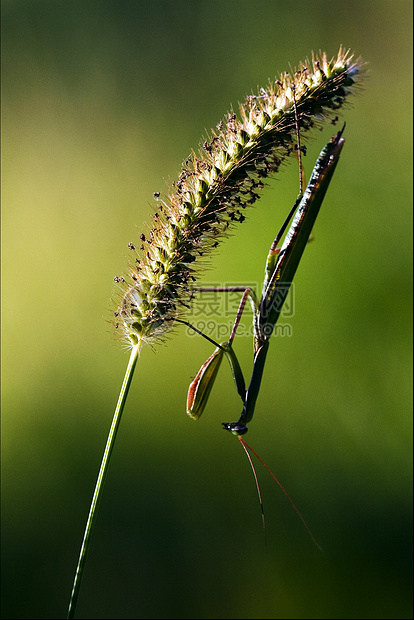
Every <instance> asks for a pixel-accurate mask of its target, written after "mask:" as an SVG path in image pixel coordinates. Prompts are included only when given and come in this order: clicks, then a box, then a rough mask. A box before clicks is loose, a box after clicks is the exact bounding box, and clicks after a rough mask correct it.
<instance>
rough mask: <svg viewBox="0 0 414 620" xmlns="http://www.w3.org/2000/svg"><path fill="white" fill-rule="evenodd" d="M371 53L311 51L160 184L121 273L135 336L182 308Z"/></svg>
mask: <svg viewBox="0 0 414 620" xmlns="http://www.w3.org/2000/svg"><path fill="white" fill-rule="evenodd" d="M362 71H363V63H362V62H361V60H360V59H357V60H355V59H354V56H353V55H352V54H351V53H350V52H349V50H348V51H345V50H344V49H343V48H342V47H341V48H340V49H339V52H338V55H337V57H334V58H332V59H331V60H328V59H327V56H326V54H325V53H322V52H320V53H319V55H312V59H311V60H305V61H304V62H302V63H301V64H300V66H299V68H298V69H297V70H294V71H291V72H289V73H283V74H282V75H281V76H280V78H279V79H278V80H276V81H274V82H271V83H269V85H268V87H267V88H266V89H263V88H262V89H260V90H259V92H258V94H257V95H249V96H247V97H246V100H245V102H244V103H243V104H240V106H239V116H237V115H236V114H235V113H234V112H233V111H231V112H230V113H229V114H227V116H226V117H225V119H224V120H223V121H221V122H220V123H219V124H218V125H217V131H212V132H211V135H210V137H209V138H208V139H207V140H205V141H204V142H203V145H202V148H200V151H199V153H198V154H196V153H195V152H192V153H191V155H190V156H189V157H188V159H187V160H186V162H185V164H184V167H183V168H182V170H181V173H180V175H179V178H178V181H176V182H174V183H172V185H171V186H170V187H168V193H167V195H166V196H163V197H161V196H160V194H159V192H155V193H154V198H155V200H156V205H155V208H154V214H153V217H152V228H151V229H150V230H149V231H148V232H146V233H142V234H141V236H140V238H139V241H138V242H134V243H129V244H128V247H129V249H130V250H131V252H132V253H133V255H134V260H133V261H131V265H130V268H129V274H128V275H127V276H117V277H115V278H114V280H115V282H116V283H117V284H118V287H119V289H118V292H119V293H120V301H119V302H118V304H117V305H118V308H117V310H116V312H114V316H115V322H114V324H115V328H116V329H117V330H118V332H120V333H121V335H122V336H123V338H124V339H125V340H126V342H127V343H128V344H129V345H130V346H134V345H137V344H138V343H146V344H149V345H153V344H154V343H155V342H156V341H157V340H159V339H162V338H163V337H165V336H166V334H167V333H168V332H170V331H171V329H173V327H174V323H175V321H176V320H177V319H180V318H182V316H183V314H184V313H185V311H186V310H187V309H188V308H189V304H190V302H191V296H192V293H191V286H192V284H193V282H194V281H195V280H196V277H197V275H198V273H199V271H200V270H201V269H202V267H203V257H205V256H207V255H208V254H210V253H211V251H212V250H213V249H214V248H215V247H217V245H218V242H219V241H221V239H223V238H225V237H226V235H227V234H228V232H229V231H230V230H231V229H232V228H233V226H234V225H235V224H236V223H237V222H243V220H244V219H245V216H244V210H245V209H246V208H247V207H250V206H252V205H253V204H254V203H255V202H256V200H257V199H258V198H260V194H261V190H262V189H263V187H264V183H265V179H266V177H268V176H270V175H272V174H275V173H276V172H277V171H278V170H279V168H280V166H281V165H282V163H283V162H284V161H285V160H286V158H287V157H289V156H290V155H291V154H293V153H294V152H295V144H296V134H295V131H296V125H295V102H296V110H297V118H298V123H299V127H300V132H301V135H302V134H303V133H306V132H307V131H308V130H310V129H312V128H313V127H315V126H318V125H320V123H321V122H322V121H325V120H331V121H332V122H335V121H336V120H337V116H336V114H337V111H338V110H339V109H340V108H341V107H342V106H343V105H344V103H345V102H346V101H347V98H348V95H349V94H351V93H352V91H353V90H355V83H356V84H358V81H359V80H360V79H361V73H362Z"/></svg>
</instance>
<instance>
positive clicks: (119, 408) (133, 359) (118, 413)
mask: <svg viewBox="0 0 414 620" xmlns="http://www.w3.org/2000/svg"><path fill="white" fill-rule="evenodd" d="M141 346H142V342H139V343H138V344H136V345H135V346H134V347H132V350H131V355H130V358H129V362H128V366H127V369H126V372H125V377H124V381H123V383H122V387H121V391H120V394H119V398H118V402H117V405H116V408H115V413H114V417H113V419H112V424H111V428H110V430H109V434H108V439H107V441H106V446H105V451H104V453H103V457H102V462H101V467H100V469H99V474H98V479H97V481H96V485H95V491H94V493H93V497H92V502H91V507H90V509H89V515H88V520H87V522H86V527H85V533H84V535H83V541H82V546H81V550H80V553H79V559H78V565H77V567H76V573H75V578H74V581H73V588H72V594H71V597H70V602H69V608H68V615H67V617H68V618H73V617H74V615H75V609H76V603H77V601H78V595H79V588H80V585H81V582H82V577H83V571H84V568H85V561H86V555H87V553H88V548H89V541H90V537H91V533H92V528H93V525H94V523H95V520H96V511H97V508H98V504H99V500H100V499H101V496H102V490H103V485H104V481H105V477H106V474H107V471H108V466H109V459H110V458H111V453H112V449H113V447H114V443H115V438H116V434H117V431H118V428H119V424H120V422H121V417H122V412H123V410H124V406H125V403H126V399H127V396H128V391H129V387H130V385H131V381H132V377H133V375H134V370H135V366H136V363H137V361H138V357H139V353H140V350H141Z"/></svg>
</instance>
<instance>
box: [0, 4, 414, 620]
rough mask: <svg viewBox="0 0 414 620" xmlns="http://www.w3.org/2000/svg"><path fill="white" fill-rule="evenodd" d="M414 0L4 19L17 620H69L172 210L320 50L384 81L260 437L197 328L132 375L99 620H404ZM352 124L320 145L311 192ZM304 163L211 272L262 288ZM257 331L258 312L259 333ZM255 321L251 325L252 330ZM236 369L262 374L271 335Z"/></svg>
mask: <svg viewBox="0 0 414 620" xmlns="http://www.w3.org/2000/svg"><path fill="white" fill-rule="evenodd" d="M411 23H412V22H411V2H410V1H408V0H394V1H393V2H391V1H389V0H385V1H383V0H372V1H371V0H358V1H356V0H348V1H347V2H338V1H332V0H326V1H324V0H315V1H313V2H307V1H305V0H291V1H290V2H285V1H282V0H273V1H267V0H255V1H251V0H250V1H247V0H237V1H236V0H224V1H223V0H220V1H218V0H209V1H208V2H207V1H200V2H194V1H189V0H176V1H172V0H165V1H162V0H151V2H149V1H133V0H99V1H98V0H86V1H85V0H71V2H64V1H62V0H54V1H47V0H37V1H33V0H31V1H30V0H3V2H2V63H3V70H2V114H3V116H2V120H3V125H2V134H3V138H2V140H3V143H2V146H3V159H2V172H3V184H2V209H3V381H2V405H3V409H2V425H3V435H2V442H3V444H2V459H3V460H2V467H3V470H2V472H3V473H2V482H3V493H2V500H3V516H2V526H3V527H2V535H3V563H2V564H3V587H2V617H3V618H62V617H64V616H65V614H66V609H67V604H68V599H69V594H70V590H71V586H72V579H73V573H74V569H75V565H76V561H77V555H78V551H79V547H80V543H81V538H82V535H83V528H84V525H85V520H86V516H87V512H88V508H89V502H90V497H91V494H92V491H93V487H94V484H95V479H96V475H97V471H98V467H99V463H100V459H101V455H102V452H103V448H104V444H105V440H106V435H107V432H108V429H109V426H110V421H111V418H112V412H113V408H114V405H115V402H116V399H117V395H118V391H119V387H120V384H121V381H122V378H123V373H124V370H125V367H126V364H127V359H128V353H127V352H126V351H125V349H124V348H123V347H122V345H121V344H120V343H119V342H117V340H116V338H115V337H114V336H113V329H112V327H111V325H110V323H109V322H108V320H109V319H110V311H111V308H112V305H111V302H110V298H111V296H112V294H113V290H114V283H113V277H114V276H115V275H118V274H121V273H122V272H123V271H125V268H126V261H127V258H128V249H127V243H128V242H129V241H135V242H137V239H138V236H139V234H140V232H141V230H143V229H145V223H146V222H148V221H149V220H150V213H151V204H152V193H153V192H154V191H163V189H164V187H165V180H168V179H170V178H171V179H174V178H176V177H177V175H178V173H179V171H180V167H181V162H183V161H184V160H185V159H186V157H187V155H188V154H189V152H190V150H191V149H192V148H197V146H198V144H199V143H200V140H201V138H202V136H203V135H204V134H205V132H206V131H207V130H209V129H210V128H211V127H214V126H215V125H216V123H217V122H218V121H219V120H220V119H221V118H222V117H223V115H224V114H225V112H226V111H227V110H228V109H229V108H230V106H231V104H237V101H239V100H242V99H243V98H244V96H245V95H246V94H247V93H249V92H251V91H252V89H254V90H255V89H256V87H257V86H260V85H265V84H266V83H267V81H268V79H269V78H274V77H275V76H277V75H278V74H279V72H281V71H283V70H285V69H286V68H288V67H289V64H292V65H295V64H296V63H298V62H299V61H300V60H301V59H303V58H305V57H306V56H308V55H309V54H310V53H311V51H312V50H316V51H317V50H319V49H320V48H322V49H325V50H326V51H327V52H328V54H329V55H334V54H336V53H337V50H338V48H339V45H340V44H343V45H344V46H345V47H350V48H352V49H353V50H354V51H355V53H356V54H357V55H361V56H362V57H363V58H364V59H365V60H366V61H367V62H368V63H369V64H368V75H369V78H368V79H367V81H366V83H365V88H364V91H363V92H362V93H361V94H360V95H358V97H355V98H354V99H353V105H352V106H351V107H350V108H348V109H347V110H346V111H345V113H344V118H345V119H346V121H347V129H346V138H347V143H346V147H345V149H344V151H343V154H342V157H341V161H340V165H339V166H338V169H337V172H336V174H335V178H334V181H333V183H332V185H331V187H330V189H329V192H328V194H327V198H326V200H325V202H324V205H323V209H322V211H321V214H320V216H319V218H318V222H317V226H316V230H315V235H316V240H315V241H314V243H312V244H311V245H310V246H309V248H308V249H307V251H306V253H305V256H304V259H303V261H302V263H301V265H300V269H299V271H298V274H297V277H296V288H295V308H296V310H295V316H294V317H292V318H291V319H289V323H290V324H291V326H292V336H291V337H289V338H287V337H284V338H283V337H280V338H276V339H274V341H273V344H272V347H271V349H270V353H269V356H268V363H267V367H266V372H265V377H264V381H263V387H262V391H261V395H260V398H259V401H258V405H257V410H256V414H255V417H254V420H253V421H252V423H251V425H250V432H249V435H248V438H247V439H248V440H249V441H250V443H251V444H252V445H253V447H254V448H255V449H256V450H257V451H258V452H259V454H260V455H261V456H262V457H263V458H264V459H265V460H266V462H267V463H268V465H269V466H270V467H271V468H272V469H273V471H274V472H275V473H276V474H277V476H278V477H279V478H280V480H281V481H282V483H283V484H284V485H285V487H286V488H287V490H288V491H289V493H290V494H291V496H292V498H293V500H294V501H295V503H296V504H297V505H298V507H299V508H300V510H301V511H302V513H303V514H304V516H305V518H306V520H307V521H308V523H309V525H310V526H311V529H312V530H313V532H314V534H315V536H316V538H317V539H318V541H319V542H320V544H321V546H322V547H323V550H324V552H323V553H320V552H319V551H318V549H317V548H316V547H315V546H314V545H313V543H312V541H311V539H310V538H309V536H308V535H307V533H306V531H305V529H304V528H303V526H302V524H301V522H300V521H299V519H298V518H297V515H296V514H295V513H294V511H293V510H292V508H291V507H290V505H289V503H288V502H287V501H286V498H284V496H283V495H282V494H281V493H280V491H279V490H278V488H277V486H276V485H275V483H274V482H273V480H272V479H271V478H270V476H268V474H267V473H266V471H265V470H264V469H263V468H262V467H261V466H260V465H259V466H258V467H259V469H258V474H259V478H260V481H261V485H262V494H263V500H264V507H265V514H266V522H267V545H265V544H264V537H263V531H262V529H261V517H260V508H259V504H258V501H257V495H256V491H255V487H254V481H253V477H252V474H251V471H250V469H249V464H248V462H247V459H246V457H245V455H244V453H243V451H242V450H241V447H240V446H239V444H238V442H237V441H236V440H235V439H234V438H233V437H232V436H231V435H229V434H228V433H224V432H223V431H222V430H221V424H220V423H221V422H222V421H230V420H234V419H237V417H238V415H239V413H240V403H239V400H238V397H237V395H236V394H235V391H234V389H233V385H232V380H231V376H230V372H229V371H228V369H227V368H226V367H225V365H224V364H223V369H222V372H221V374H220V376H219V378H218V380H217V385H216V386H215V389H214V391H213V393H212V395H211V401H210V403H209V406H208V409H207V410H206V412H205V413H204V415H203V417H202V418H201V420H199V421H198V422H197V423H196V422H194V421H192V420H191V419H190V418H188V417H187V416H186V414H185V398H186V391H187V386H188V384H189V382H190V380H191V378H192V377H194V375H195V373H196V372H197V370H198V368H199V366H200V364H201V363H202V362H203V361H204V359H205V358H206V357H207V356H208V355H209V354H210V353H211V346H210V345H209V344H208V343H207V342H205V341H203V340H202V339H196V338H190V337H188V335H186V333H185V329H179V330H177V333H176V335H174V336H173V337H172V338H171V340H170V341H169V343H168V345H167V346H161V347H159V348H158V350H157V352H156V353H154V352H152V351H151V350H149V349H146V350H145V351H144V352H143V354H142V358H141V360H140V362H139V364H138V369H137V374H136V377H135V379H134V382H133V385H132V388H131V393H130V396H129V400H128V403H127V407H126V409H125V412H124V418H123V421H122V424H121V428H120V431H119V435H118V438H117V444H116V447H115V451H114V453H113V459H112V462H111V467H110V471H109V475H108V478H107V482H106V487H105V492H104V497H103V500H102V503H101V505H100V511H99V516H98V521H97V524H96V528H95V530H94V536H93V539H92V546H91V549H90V554H89V557H88V563H87V567H86V572H85V578H84V582H83V585H82V589H81V593H80V597H79V604H78V611H77V617H79V618H410V617H412V609H411V583H412V572H411V566H412V563H411V523H412V476H411V455H412V440H411V437H412V432H411V373H412V368H411V208H412V206H411V191H410V190H411V170H412V159H411V146H412V127H411V102H412V92H411V86H412V85H411V73H412V71H411V69H412V59H411V51H412V50H411V45H412V44H411V40H412V29H411ZM332 132H333V129H332V127H327V128H326V129H325V130H324V132H322V133H318V132H316V135H314V137H313V140H312V142H311V143H310V146H309V154H308V157H307V158H306V159H305V167H306V171H307V174H308V176H309V173H310V171H311V169H312V167H313V163H314V160H315V158H316V155H317V154H318V152H319V150H320V149H321V147H322V146H323V145H324V144H325V142H326V141H327V140H328V138H329V137H330V135H331V134H332ZM296 194H297V166H295V164H294V161H293V162H292V163H291V164H290V166H289V167H288V168H286V170H285V171H284V172H283V174H282V175H279V177H278V179H276V180H274V181H272V182H271V183H270V187H269V188H268V189H267V190H266V191H265V192H264V195H263V198H262V199H261V200H260V202H259V203H257V207H256V208H255V209H254V210H251V211H250V213H249V214H248V221H246V222H245V223H244V224H243V226H241V227H239V228H238V229H237V231H236V233H235V235H234V236H233V237H232V238H230V239H229V240H227V241H226V242H225V243H224V244H223V245H222V246H221V247H220V251H219V252H218V253H217V255H216V256H215V257H214V260H213V261H212V267H211V269H210V271H209V272H208V273H207V274H206V280H207V281H218V282H229V281H231V282H240V283H241V282H244V281H247V282H258V283H260V281H261V278H262V274H263V266H264V260H265V256H266V253H267V250H268V247H269V244H270V242H271V240H272V239H273V237H274V235H275V232H276V231H277V228H278V225H279V224H280V223H281V221H282V220H283V217H284V215H285V214H286V213H287V210H288V209H289V208H290V206H291V205H292V204H293V201H294V199H295V197H296ZM248 320H249V317H247V318H246V321H248ZM246 324H247V323H246ZM237 352H238V354H239V356H240V361H241V363H242V366H243V368H246V373H247V374H249V369H250V367H251V342H250V341H249V340H248V339H247V338H240V339H239V340H238V342H237Z"/></svg>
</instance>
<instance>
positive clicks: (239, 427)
mask: <svg viewBox="0 0 414 620" xmlns="http://www.w3.org/2000/svg"><path fill="white" fill-rule="evenodd" d="M296 123H298V121H297V119H296ZM344 129H345V125H344V127H343V128H342V130H341V131H339V132H338V133H337V134H336V136H334V137H333V138H332V139H331V141H330V142H328V143H327V144H326V145H325V147H324V148H323V149H322V151H321V153H320V155H319V157H318V159H317V161H316V164H315V167H314V169H313V171H312V174H311V177H310V180H309V183H308V185H307V187H306V189H305V190H304V189H303V186H304V181H303V178H304V175H303V168H302V161H301V146H300V137H299V128H298V127H297V140H298V145H297V153H298V160H299V175H300V191H299V195H298V197H297V199H296V201H295V203H294V205H293V207H292V209H291V210H290V212H289V214H288V216H287V218H286V220H285V222H284V224H283V225H282V227H281V229H280V231H279V232H278V234H277V235H276V238H275V239H274V241H273V243H272V245H271V246H270V250H269V254H268V256H267V260H266V266H265V278H264V283H263V290H262V295H261V298H260V299H258V297H257V295H256V294H255V292H254V290H253V289H252V288H250V287H228V288H221V289H209V288H204V289H203V288H198V289H195V290H197V291H199V292H208V291H212V290H214V291H218V292H241V293H242V298H241V301H240V305H239V309H238V311H237V315H236V319H235V322H234V326H233V329H232V332H231V335H230V338H229V339H228V340H227V341H226V342H223V343H221V344H219V343H215V344H216V350H215V351H214V353H213V354H212V355H211V356H210V357H209V358H208V359H207V360H206V361H205V362H204V364H203V365H202V366H201V368H200V370H199V371H198V373H197V375H196V377H195V379H194V380H193V381H192V383H191V385H190V387H189V390H188V397H187V413H188V415H189V416H190V417H192V418H193V419H198V418H199V417H200V416H201V414H202V413H203V411H204V408H205V406H206V404H207V400H208V397H209V395H210V392H211V390H212V387H213V384H214V381H215V378H216V376H217V373H218V370H219V368H220V364H221V361H222V359H223V357H224V356H225V357H226V358H227V360H228V362H229V364H230V368H231V371H232V375H233V379H234V383H235V386H236V390H237V392H238V394H239V395H240V397H241V400H242V403H243V409H242V413H241V415H240V418H239V419H238V420H237V421H236V422H223V423H222V426H223V428H224V429H225V430H227V431H229V432H230V433H232V434H233V435H236V436H237V437H238V438H239V439H241V436H242V435H244V434H245V433H246V432H247V430H248V427H247V424H248V423H249V422H250V421H251V420H252V418H253V414H254V410H255V405H256V400H257V397H258V395H259V391H260V385H261V381H262V376H263V371H264V367H265V362H266V356H267V352H268V349H269V344H270V337H271V335H272V332H273V330H274V327H275V325H276V322H277V320H278V318H279V316H280V313H281V310H282V306H283V303H284V301H285V299H286V297H287V294H288V292H289V287H290V285H291V283H292V280H293V277H294V275H295V273H296V269H297V267H298V265H299V262H300V260H301V258H302V255H303V252H304V249H305V247H306V244H307V243H308V241H309V239H310V235H311V233H312V229H313V226H314V223H315V221H316V218H317V216H318V213H319V210H320V207H321V205H322V202H323V199H324V197H325V194H326V191H327V189H328V186H329V184H330V182H331V179H332V176H333V174H334V172H335V168H336V166H337V164H338V161H339V157H340V154H341V151H342V148H343V146H344V144H345V140H344V138H343V137H342V135H343V132H344ZM292 218H293V220H292ZM291 220H292V223H291V225H290V228H289V230H288V232H287V234H286V237H285V239H284V242H283V244H282V246H281V248H278V245H279V243H280V241H281V239H282V237H283V234H284V233H285V231H286V229H287V227H288V226H289V223H290V221H291ZM247 299H249V301H250V304H251V306H252V309H253V330H254V331H253V333H254V336H253V347H254V359H253V370H252V374H251V378H250V383H249V385H248V387H247V389H246V385H245V380H244V377H243V373H242V370H241V368H240V364H239V362H238V360H237V357H236V355H235V353H234V350H233V346H232V344H233V340H234V337H235V334H236V330H237V327H238V324H239V322H240V318H241V315H242V312H243V310H244V307H245V304H246V302H247ZM197 331H198V330H197ZM199 333H200V332H199ZM201 335H203V334H201ZM208 340H210V341H211V342H213V341H212V340H211V339H210V338H208ZM242 444H243V441H242Z"/></svg>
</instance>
